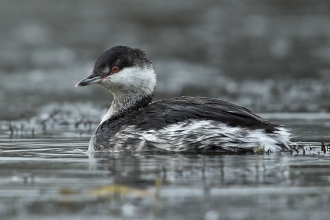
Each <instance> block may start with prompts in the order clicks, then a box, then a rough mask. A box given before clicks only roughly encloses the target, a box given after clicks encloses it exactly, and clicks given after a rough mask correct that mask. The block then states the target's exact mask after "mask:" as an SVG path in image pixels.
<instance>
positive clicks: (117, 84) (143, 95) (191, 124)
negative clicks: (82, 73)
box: [77, 46, 290, 152]
mask: <svg viewBox="0 0 330 220" xmlns="http://www.w3.org/2000/svg"><path fill="white" fill-rule="evenodd" d="M113 67H115V68H114V69H113ZM117 67H119V69H120V71H117V70H118V68H117ZM111 70H115V71H114V72H111ZM95 83H99V84H100V85H102V86H103V87H104V88H105V89H107V90H109V91H110V92H111V93H113V95H114V100H113V102H112V105H111V107H110V109H109V111H108V113H107V114H106V115H105V117H104V118H103V120H102V122H101V123H100V125H99V126H98V128H97V129H96V131H95V132H94V134H93V136H92V138H91V141H90V148H89V149H90V150H96V151H126V150H130V151H158V150H166V151H177V152H186V151H197V152H201V151H202V152H205V151H211V150H212V151H223V150H226V151H237V150H244V151H246V150H248V151H253V150H254V149H255V148H257V147H264V148H265V150H266V151H268V150H269V151H279V150H288V149H289V146H288V143H289V137H290V133H289V132H288V131H287V130H286V129H284V128H282V127H280V126H278V125H274V124H271V123H270V122H268V121H266V120H264V119H262V118H261V117H259V116H257V115H255V114H253V113H252V112H251V111H250V110H248V109H246V108H244V107H241V106H238V105H235V104H232V103H230V102H226V101H224V100H221V99H215V98H204V97H178V98H173V99H167V100H161V101H158V102H154V103H151V101H152V97H153V93H154V88H155V85H156V75H155V73H154V70H153V67H152V63H151V62H150V61H149V60H148V59H147V58H146V56H145V53H144V52H142V51H140V50H138V49H131V48H129V47H120V46H119V47H114V48H111V49H110V50H108V51H106V52H105V53H104V54H103V55H101V56H100V57H99V58H98V60H97V62H96V64H95V67H94V70H93V73H92V75H91V76H89V77H87V78H86V79H83V80H82V81H81V82H79V83H78V84H77V86H83V85H89V84H95Z"/></svg>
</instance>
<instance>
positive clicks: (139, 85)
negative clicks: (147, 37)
mask: <svg viewBox="0 0 330 220" xmlns="http://www.w3.org/2000/svg"><path fill="white" fill-rule="evenodd" d="M100 85H102V86H103V87H104V88H105V89H106V90H108V91H109V92H111V93H112V94H113V96H114V99H113V101H112V103H111V107H110V109H109V110H108V112H107V113H106V115H105V116H104V117H103V119H102V121H101V123H102V122H104V121H106V120H108V119H109V118H111V117H112V116H114V115H118V114H121V113H123V112H125V111H126V110H128V109H130V108H131V107H133V106H134V105H136V104H137V103H139V102H140V101H141V100H143V99H145V98H147V97H152V96H153V93H154V90H155V87H156V74H155V71H154V69H153V68H152V66H150V67H149V68H140V67H127V68H124V69H123V70H121V71H119V72H118V73H114V74H112V75H110V76H108V77H107V78H106V79H104V80H103V81H102V82H101V83H100Z"/></svg>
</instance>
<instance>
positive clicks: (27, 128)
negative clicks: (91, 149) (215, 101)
mask: <svg viewBox="0 0 330 220" xmlns="http://www.w3.org/2000/svg"><path fill="white" fill-rule="evenodd" d="M329 24H330V3H329V1H326V0H319V1H317V3H316V2H315V1H312V0H306V1H296V0H286V1H278V0H267V1H265V0H251V1H243V0H237V1H232V0H230V1H227V0H223V1H213V0H204V1H198V0H193V1H191V0H189V1H188V0H182V1H158V0H152V1H151V0H143V1H139V2H138V3H137V2H136V1H132V0H127V1H119V0H114V1H106V0H96V1H87V0H71V1H64V0H59V1H51V0H46V1H45V0H43V1H40V0H32V1H29V2H28V3H27V1H23V0H16V1H9V0H4V1H1V4H0V30H1V32H0V77H1V80H0V218H1V219H205V220H216V219H217V220H220V219H313V220H314V219H329V216H330V211H329V201H330V188H329V183H330V171H329V170H330V169H329V151H328V150H329V143H330V135H329V128H330V121H329V118H330V115H329V113H328V112H329V109H330V89H329V88H330V81H329V79H330V77H329V76H330V65H329V64H330V53H329V51H330V41H329V39H330V26H329ZM115 45H129V46H132V47H138V48H141V49H143V50H145V51H146V52H147V55H148V57H149V58H150V59H151V60H152V61H153V64H154V67H155V70H156V72H157V77H158V82H157V88H156V93H155V99H156V100H158V99H162V98H169V97H174V96H180V95H189V96H210V97H219V98H223V99H226V100H228V101H231V102H235V103H237V104H240V105H244V106H246V107H248V108H250V109H251V110H253V111H254V112H259V113H260V115H261V116H262V117H264V118H266V119H269V120H270V121H272V122H274V123H278V124H282V125H284V126H285V127H287V128H288V129H290V130H291V132H292V133H293V137H292V141H293V146H294V147H295V148H296V149H298V151H297V150H293V151H292V152H287V153H277V154H275V153H272V154H260V155H222V154H216V155H212V154H205V155H199V154H198V155H194V154H190V155H186V154H138V153H132V154H100V155H99V154H98V155H92V154H90V153H88V152H86V150H87V147H88V141H89V138H90V136H91V135H92V133H93V130H94V129H95V128H96V126H97V124H98V123H99V122H100V120H101V118H102V116H103V114H104V113H105V112H106V110H107V108H108V107H109V105H110V102H111V100H112V97H111V96H110V95H109V94H108V93H107V92H106V91H104V90H103V89H101V88H100V87H99V86H90V87H86V88H85V87H84V88H74V85H75V84H76V82H78V81H79V80H80V79H82V78H83V77H85V76H87V75H89V74H90V72H91V70H92V68H93V64H94V61H95V59H96V58H97V56H98V55H99V54H100V53H102V52H103V51H104V50H106V49H108V48H109V47H111V46H115ZM322 145H323V146H324V147H323V148H322V147H321V146H322Z"/></svg>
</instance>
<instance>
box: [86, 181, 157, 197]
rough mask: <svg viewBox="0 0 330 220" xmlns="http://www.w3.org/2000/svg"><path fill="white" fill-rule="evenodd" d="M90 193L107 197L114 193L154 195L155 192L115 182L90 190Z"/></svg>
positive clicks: (137, 195) (122, 194)
mask: <svg viewBox="0 0 330 220" xmlns="http://www.w3.org/2000/svg"><path fill="white" fill-rule="evenodd" d="M90 193H91V194H92V195H94V196H97V197H107V196H112V195H121V196H136V197H153V196H155V193H153V192H150V191H148V190H142V189H136V188H131V187H128V186H124V185H120V184H113V185H109V186H101V187H98V188H95V189H93V190H91V191H90Z"/></svg>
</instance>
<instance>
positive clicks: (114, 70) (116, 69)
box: [111, 66, 120, 73]
mask: <svg viewBox="0 0 330 220" xmlns="http://www.w3.org/2000/svg"><path fill="white" fill-rule="evenodd" d="M119 70H120V69H119V67H118V66H113V67H111V72H112V73H118V72H119Z"/></svg>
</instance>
